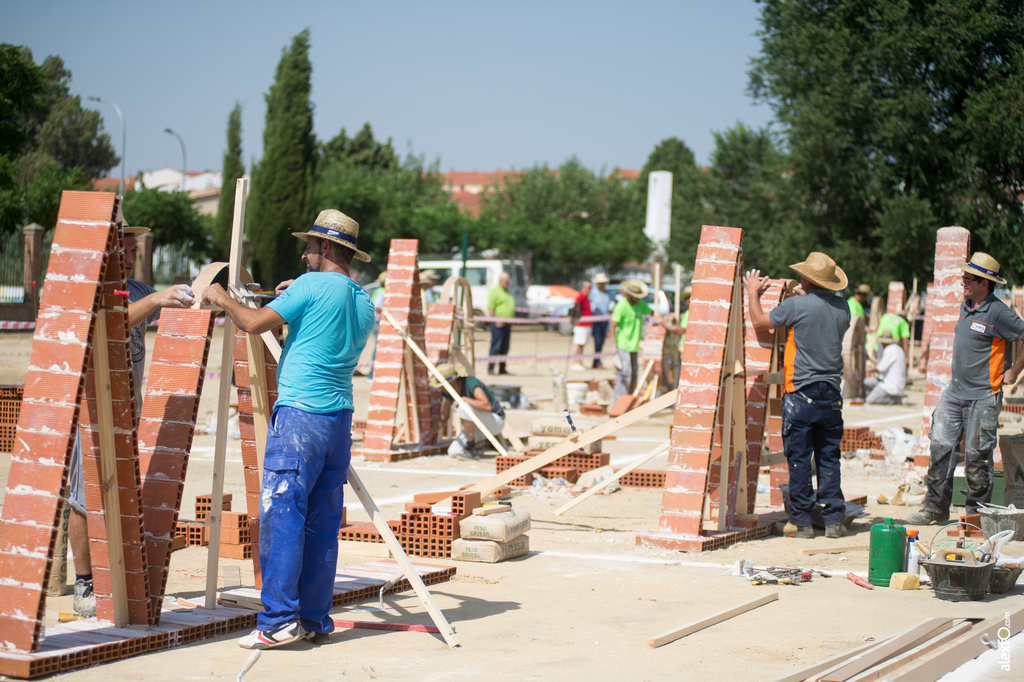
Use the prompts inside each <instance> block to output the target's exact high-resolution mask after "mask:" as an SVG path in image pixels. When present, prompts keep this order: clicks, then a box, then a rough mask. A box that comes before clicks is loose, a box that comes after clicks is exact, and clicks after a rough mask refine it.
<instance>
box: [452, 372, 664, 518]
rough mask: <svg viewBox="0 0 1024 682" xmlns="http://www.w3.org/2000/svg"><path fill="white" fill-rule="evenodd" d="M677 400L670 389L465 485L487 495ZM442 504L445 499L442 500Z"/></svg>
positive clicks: (470, 490)
mask: <svg viewBox="0 0 1024 682" xmlns="http://www.w3.org/2000/svg"><path fill="white" fill-rule="evenodd" d="M675 402H676V391H669V392H668V393H666V394H665V395H663V396H661V397H659V398H655V399H654V400H652V401H651V402H649V403H647V404H646V405H641V406H640V407H638V408H636V409H635V410H632V411H630V412H627V413H626V414H624V415H622V416H621V417H618V418H616V419H613V420H611V421H609V422H605V423H604V424H602V425H601V426H598V427H597V428H593V429H591V430H590V431H587V432H586V433H582V434H580V435H579V436H578V437H576V438H564V439H562V440H561V441H560V442H559V443H558V444H557V445H554V446H552V447H550V448H548V449H547V450H545V451H544V452H542V453H540V454H539V455H537V456H535V457H531V458H530V459H528V460H526V461H525V462H520V463H519V464H517V465H515V466H514V467H512V468H510V469H506V470H505V471H502V472H501V473H499V474H496V475H495V476H492V477H491V478H488V479H487V480H484V481H481V482H480V483H477V484H476V485H473V486H470V487H469V488H467V491H469V492H479V493H480V496H481V497H486V496H487V495H490V494H491V493H493V492H494V491H495V490H497V489H498V488H500V487H501V486H503V485H507V484H508V483H511V482H512V481H514V480H516V479H517V478H519V477H520V476H523V475H525V474H529V473H533V472H534V471H536V470H538V469H540V468H542V467H545V466H547V465H548V464H551V463H552V462H554V461H555V460H556V459H558V458H559V457H563V456H565V455H568V454H569V453H571V452H575V451H576V450H577V449H578V448H580V447H582V446H584V445H590V444H591V443H594V442H596V441H599V440H601V439H602V438H604V437H605V436H609V435H611V434H613V433H615V432H616V431H618V430H619V429H622V428H625V427H627V426H629V425H630V424H634V423H636V422H638V421H640V420H641V419H646V418H647V417H650V416H651V415H652V414H655V413H657V412H660V411H661V410H664V409H665V408H667V407H671V406H672V405H674V404H675ZM441 504H442V505H443V504H444V502H442V503H441Z"/></svg>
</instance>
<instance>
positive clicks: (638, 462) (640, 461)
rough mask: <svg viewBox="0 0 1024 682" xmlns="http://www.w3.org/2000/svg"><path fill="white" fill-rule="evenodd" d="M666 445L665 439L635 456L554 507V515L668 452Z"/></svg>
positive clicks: (567, 509)
mask: <svg viewBox="0 0 1024 682" xmlns="http://www.w3.org/2000/svg"><path fill="white" fill-rule="evenodd" d="M668 446H669V442H668V441H665V442H664V443H662V444H661V445H659V446H658V447H656V448H654V449H653V450H651V451H650V452H648V453H647V454H646V455H641V456H640V457H637V458H636V459H635V460H633V462H632V463H631V464H630V465H629V466H626V467H623V468H622V469H619V470H618V471H616V472H615V475H614V476H611V477H609V478H606V479H605V480H603V481H601V482H600V483H598V484H597V485H595V486H593V487H592V488H590V489H589V490H587V491H586V492H584V493H583V494H582V495H579V496H577V497H575V498H573V499H572V500H570V501H569V502H567V503H566V504H563V505H562V506H561V507H559V508H558V509H556V510H555V516H561V515H562V514H564V513H565V512H567V511H569V510H570V509H572V508H573V507H575V506H576V505H578V504H579V503H580V502H583V501H584V500H586V499H589V498H590V497H592V496H593V495H596V494H597V493H599V492H601V491H602V490H604V489H605V488H607V487H608V486H610V485H611V484H612V483H614V482H615V481H617V480H619V479H620V478H622V477H623V476H625V475H626V474H628V473H630V472H631V471H633V470H634V469H637V468H639V467H641V466H643V465H644V464H647V462H649V461H651V460H652V459H654V458H655V457H657V456H658V455H660V454H663V453H665V452H668Z"/></svg>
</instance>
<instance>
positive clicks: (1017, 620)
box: [886, 609, 1024, 682]
mask: <svg viewBox="0 0 1024 682" xmlns="http://www.w3.org/2000/svg"><path fill="white" fill-rule="evenodd" d="M1007 621H1009V625H1007ZM1002 628H1005V630H1003V629H1002ZM1021 630H1024V609H1019V610H1017V611H1014V612H1009V613H1001V614H999V615H997V616H992V617H991V618H987V619H985V620H983V621H982V622H980V623H977V624H975V626H974V627H973V628H971V631H970V632H968V633H967V634H964V635H961V636H960V637H959V638H958V639H955V640H953V641H951V642H949V643H947V644H946V646H944V647H942V648H940V649H938V650H937V651H935V652H932V653H931V654H929V655H928V656H927V657H922V658H921V659H920V660H918V661H914V662H913V663H912V664H911V666H910V667H909V668H905V669H904V670H899V671H896V672H895V673H894V674H893V675H891V676H889V677H888V678H886V679H887V680H889V681H890V682H934V681H935V680H938V679H939V678H941V677H943V676H945V675H947V674H948V673H949V672H951V671H953V670H956V669H957V668H959V667H960V666H962V665H963V664H964V663H966V662H967V661H970V660H973V659H975V658H977V657H978V656H980V655H981V654H983V653H984V652H985V651H987V650H988V645H987V644H985V643H984V642H982V641H981V636H982V635H983V634H984V635H986V636H987V639H988V640H989V641H991V642H998V641H999V639H1000V637H1003V638H1004V639H1008V638H1010V637H1013V636H1014V635H1016V634H1017V633H1019V632H1020V631H1021Z"/></svg>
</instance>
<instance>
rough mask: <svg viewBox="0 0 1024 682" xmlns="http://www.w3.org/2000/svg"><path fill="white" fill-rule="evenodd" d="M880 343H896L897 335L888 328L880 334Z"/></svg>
mask: <svg viewBox="0 0 1024 682" xmlns="http://www.w3.org/2000/svg"><path fill="white" fill-rule="evenodd" d="M878 343H880V344H882V345H883V346H888V345H889V344H890V343H896V337H895V336H893V335H892V331H891V330H889V329H886V330H885V331H884V332H882V333H881V334H879V335H878Z"/></svg>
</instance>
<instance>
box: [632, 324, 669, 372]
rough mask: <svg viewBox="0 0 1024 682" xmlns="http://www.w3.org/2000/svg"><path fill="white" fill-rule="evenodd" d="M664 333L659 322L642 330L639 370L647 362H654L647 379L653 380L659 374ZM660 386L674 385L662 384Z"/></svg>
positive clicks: (663, 348) (662, 355) (641, 369)
mask: <svg viewBox="0 0 1024 682" xmlns="http://www.w3.org/2000/svg"><path fill="white" fill-rule="evenodd" d="M665 333H666V332H665V328H664V327H662V326H661V325H660V324H651V325H648V326H647V331H646V332H644V338H643V340H642V341H641V342H640V363H639V365H640V372H641V373H642V372H643V368H644V367H646V366H647V363H649V362H653V363H654V366H653V367H652V368H651V371H650V372H649V373H648V374H647V380H648V381H651V380H653V379H654V377H660V376H661V360H662V358H663V357H664V351H665ZM662 388H674V387H673V386H663V387H662Z"/></svg>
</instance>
